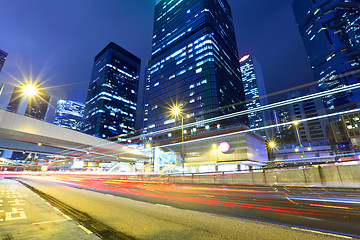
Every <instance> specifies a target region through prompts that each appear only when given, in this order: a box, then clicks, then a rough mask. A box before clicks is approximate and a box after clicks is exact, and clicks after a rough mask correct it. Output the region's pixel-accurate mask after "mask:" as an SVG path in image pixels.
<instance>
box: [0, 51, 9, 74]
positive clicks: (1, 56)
mask: <svg viewBox="0 0 360 240" xmlns="http://www.w3.org/2000/svg"><path fill="white" fill-rule="evenodd" d="M7 55H8V54H7V53H6V52H4V51H3V50H1V49H0V72H1V70H2V68H3V66H4V63H5V60H6V57H7Z"/></svg>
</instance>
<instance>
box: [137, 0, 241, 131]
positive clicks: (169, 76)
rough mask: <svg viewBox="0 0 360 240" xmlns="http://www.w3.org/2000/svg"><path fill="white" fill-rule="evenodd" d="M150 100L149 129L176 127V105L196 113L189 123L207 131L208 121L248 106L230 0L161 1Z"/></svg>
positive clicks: (148, 94) (152, 59)
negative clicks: (173, 111) (174, 116)
mask: <svg viewBox="0 0 360 240" xmlns="http://www.w3.org/2000/svg"><path fill="white" fill-rule="evenodd" d="M146 99H147V100H146V104H145V107H146V108H145V118H144V121H145V124H144V126H145V132H146V131H147V132H153V131H156V130H160V129H165V128H169V127H173V126H174V124H175V119H174V118H173V117H171V116H170V111H171V108H172V107H173V106H174V105H176V104H177V105H178V106H179V107H181V108H182V112H183V114H186V115H190V116H191V118H190V120H189V121H193V122H196V126H198V127H205V129H209V128H211V127H212V126H209V123H205V124H203V123H202V122H203V121H204V120H206V119H209V118H211V117H215V116H219V115H223V114H226V113H231V112H234V111H239V110H243V109H244V107H243V106H242V105H241V104H240V102H242V101H244V99H245V98H244V92H243V86H242V82H241V74H240V66H239V61H238V51H237V46H236V39H235V33H234V26H233V20H232V14H231V9H230V6H229V4H228V2H227V0H179V1H173V0H172V1H169V0H158V1H157V2H156V6H155V19H154V32H153V45H152V57H151V67H150V78H149V79H148V81H147V83H146ZM245 119H246V117H245ZM238 120H239V119H238ZM240 120H243V121H244V119H240ZM211 124H213V125H215V126H216V125H217V123H215V122H213V123H210V125H211ZM204 125H205V126H204ZM193 131H196V129H193V128H192V129H191V132H193ZM187 133H189V131H188V132H187Z"/></svg>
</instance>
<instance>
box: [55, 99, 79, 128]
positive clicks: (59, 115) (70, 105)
mask: <svg viewBox="0 0 360 240" xmlns="http://www.w3.org/2000/svg"><path fill="white" fill-rule="evenodd" d="M84 108H85V105H84V104H83V103H79V102H74V101H70V100H59V101H58V102H57V106H56V110H55V117H54V124H55V125H58V126H60V127H64V128H69V129H72V130H76V131H81V129H82V119H83V116H84Z"/></svg>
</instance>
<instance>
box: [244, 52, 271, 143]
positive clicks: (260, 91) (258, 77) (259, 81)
mask: <svg viewBox="0 0 360 240" xmlns="http://www.w3.org/2000/svg"><path fill="white" fill-rule="evenodd" d="M240 69H241V77H242V81H243V85H244V92H245V99H246V104H245V107H246V109H248V110H251V109H256V108H258V107H261V106H266V105H267V104H268V100H267V96H266V90H265V83H264V78H263V75H262V70H261V66H260V64H259V63H258V61H257V60H256V59H255V57H253V56H250V55H246V56H244V57H242V58H241V59H240ZM248 118H249V127H250V128H260V127H264V126H267V125H271V124H270V111H269V110H264V111H254V112H251V113H249V114H248ZM257 133H259V134H260V135H261V136H263V137H266V136H267V137H271V136H270V129H267V130H266V131H265V130H258V131H257Z"/></svg>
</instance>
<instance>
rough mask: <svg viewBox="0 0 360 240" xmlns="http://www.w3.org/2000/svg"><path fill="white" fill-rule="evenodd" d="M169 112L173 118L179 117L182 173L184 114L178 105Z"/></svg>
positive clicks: (183, 159) (183, 160)
mask: <svg viewBox="0 0 360 240" xmlns="http://www.w3.org/2000/svg"><path fill="white" fill-rule="evenodd" d="M171 113H172V115H173V116H174V117H175V119H176V117H177V116H179V117H180V118H181V165H182V169H183V173H184V162H185V157H184V116H183V115H182V113H181V109H180V108H179V107H178V106H174V107H173V108H172V109H171ZM186 117H187V118H190V115H189V114H187V115H186Z"/></svg>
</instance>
